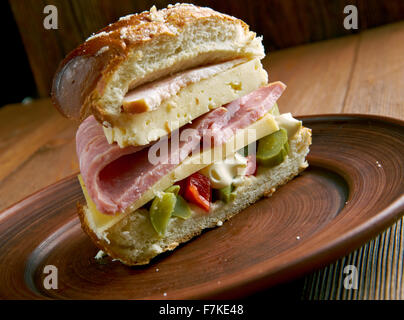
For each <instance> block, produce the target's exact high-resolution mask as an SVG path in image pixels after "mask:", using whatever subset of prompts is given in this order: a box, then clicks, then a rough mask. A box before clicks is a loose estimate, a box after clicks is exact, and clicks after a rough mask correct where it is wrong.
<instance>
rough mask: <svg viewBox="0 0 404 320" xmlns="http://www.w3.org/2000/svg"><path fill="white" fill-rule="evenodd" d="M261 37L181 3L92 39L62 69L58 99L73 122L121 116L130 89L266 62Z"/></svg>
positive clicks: (54, 91)
mask: <svg viewBox="0 0 404 320" xmlns="http://www.w3.org/2000/svg"><path fill="white" fill-rule="evenodd" d="M261 40H262V39H261V38H260V37H257V36H256V34H255V33H254V32H251V31H250V30H249V27H248V25H247V24H245V23H244V22H243V21H241V20H239V19H237V18H234V17H231V16H228V15H225V14H221V13H219V12H216V11H214V10H212V9H210V8H201V7H197V6H194V5H189V4H177V5H174V6H169V7H168V8H166V9H162V10H156V8H155V7H153V8H151V9H150V11H148V12H142V13H140V14H133V15H128V16H126V17H122V18H121V19H119V21H117V22H115V23H112V24H110V25H109V26H107V27H105V28H104V29H102V30H100V31H99V32H98V33H96V34H94V35H93V36H91V37H89V38H88V39H87V40H86V41H85V42H84V43H83V44H81V45H80V46H79V47H78V48H76V49H75V50H73V51H72V52H71V53H70V54H69V55H68V56H67V57H66V58H65V59H64V60H63V61H62V63H61V64H60V66H59V69H58V70H57V72H56V74H55V77H54V80H53V85H52V100H53V102H54V104H55V105H56V107H57V108H58V109H59V110H60V111H61V112H62V113H63V114H64V115H65V116H67V117H69V118H73V119H78V120H83V119H84V118H86V117H87V116H88V115H90V114H94V116H95V117H96V118H97V120H98V121H100V122H103V121H108V122H112V123H113V122H114V119H116V118H117V117H119V115H120V113H121V112H122V111H121V105H122V101H123V98H124V96H125V94H126V93H127V91H128V90H130V89H133V88H135V87H137V86H139V85H141V84H144V83H146V82H150V81H153V80H156V79H160V78H163V77H165V76H168V75H171V74H173V73H176V72H179V71H182V70H186V69H189V68H192V67H196V66H201V65H207V64H212V63H217V62H221V61H227V60H231V59H236V58H249V59H250V58H255V57H258V58H263V57H264V48H263V46H262V42H261Z"/></svg>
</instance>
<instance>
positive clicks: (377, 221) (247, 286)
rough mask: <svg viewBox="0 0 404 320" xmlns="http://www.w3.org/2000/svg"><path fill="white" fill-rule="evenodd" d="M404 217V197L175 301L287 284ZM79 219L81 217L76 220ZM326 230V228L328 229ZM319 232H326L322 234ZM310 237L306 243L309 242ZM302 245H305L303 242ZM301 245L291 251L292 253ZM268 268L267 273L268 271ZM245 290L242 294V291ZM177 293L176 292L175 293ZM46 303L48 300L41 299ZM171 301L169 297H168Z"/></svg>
mask: <svg viewBox="0 0 404 320" xmlns="http://www.w3.org/2000/svg"><path fill="white" fill-rule="evenodd" d="M294 117H295V118H298V119H299V120H303V124H304V125H305V121H306V122H310V121H315V122H322V121H341V120H348V121H349V120H371V121H382V122H384V123H387V124H395V125H398V126H401V127H403V128H404V120H401V119H397V118H393V117H388V116H380V115H374V114H371V115H368V114H360V113H359V114H358V113H329V114H328V113H327V114H314V115H301V116H299V115H297V116H294ZM78 173H79V171H78V172H77V173H73V174H71V175H69V176H67V177H65V178H63V179H60V180H58V181H56V182H54V183H52V184H50V185H48V186H46V187H43V188H41V189H39V190H37V191H36V192H34V193H32V194H30V195H28V196H26V197H24V198H22V199H21V200H19V201H18V202H16V203H14V204H12V205H10V206H8V207H6V208H4V209H3V210H1V211H0V223H2V222H3V220H4V219H7V217H8V216H10V215H12V214H16V213H18V212H19V211H20V209H21V208H24V206H26V205H29V203H30V202H32V201H33V199H35V198H37V197H40V196H41V195H43V194H44V193H46V192H48V191H50V190H52V189H54V188H61V187H62V186H63V185H64V184H66V183H72V181H73V180H74V179H76V178H77V175H78ZM403 214H404V194H402V195H401V196H399V197H398V198H396V199H395V200H394V201H393V202H391V203H390V205H389V206H387V207H385V208H384V209H383V210H381V211H379V212H378V213H377V214H375V215H374V216H372V217H370V218H368V219H366V221H364V222H362V223H360V224H359V225H358V226H356V227H354V228H351V229H349V230H347V231H345V232H344V233H343V234H341V235H339V236H338V237H334V238H333V239H331V240H330V241H328V242H326V243H323V244H322V245H321V246H320V248H316V249H315V250H314V251H309V252H306V253H305V254H304V255H302V256H299V257H298V258H297V259H296V258H294V259H292V261H290V262H288V263H287V264H286V265H284V266H282V267H281V268H280V267H279V266H278V268H277V269H276V270H274V271H272V272H271V268H269V269H268V265H270V264H271V263H272V262H271V261H273V259H282V256H284V255H286V254H290V250H286V251H285V252H281V253H280V254H278V255H276V256H275V257H272V258H271V259H267V260H264V261H261V262H259V263H256V264H253V265H251V266H249V267H247V268H245V269H243V270H241V271H236V272H234V273H232V274H228V275H224V276H223V277H222V278H221V279H220V280H221V286H220V287H216V286H213V287H212V286H209V284H211V283H212V282H215V281H216V279H214V280H210V281H207V282H205V283H203V284H198V285H195V286H191V287H188V288H187V291H186V293H182V294H181V292H182V291H178V293H179V294H177V295H176V299H206V298H210V299H212V298H213V299H217V298H240V297H243V296H246V295H248V294H250V293H253V292H257V291H260V290H262V289H265V288H268V287H269V286H272V285H276V284H279V283H281V282H284V281H285V280H286V279H289V280H292V279H295V278H297V277H299V276H302V275H304V274H306V273H308V272H309V271H314V270H316V269H318V268H319V267H321V266H325V265H327V264H329V263H332V261H335V260H336V259H338V258H340V257H342V256H343V255H346V254H348V253H350V252H352V251H354V250H355V249H357V248H359V247H360V246H361V245H363V244H364V243H365V242H367V241H369V240H370V239H371V238H372V237H374V236H376V235H377V234H379V233H380V232H382V231H383V230H385V229H387V228H388V227H389V226H391V225H392V224H393V223H394V222H395V221H397V220H398V219H399V218H400V217H401V216H402V215H403ZM76 219H78V216H77V217H76ZM325 229H326V228H325ZM319 232H324V230H322V231H321V230H320V231H319ZM310 238H311V237H309V238H308V239H307V240H309V239H310ZM302 244H303V242H302ZM298 247H301V245H299V246H297V247H294V248H291V249H292V251H293V250H296V248H298ZM266 266H267V268H266V270H265V267H266ZM241 288H242V289H243V290H242V291H243V292H242V293H240V292H239V291H240V290H235V289H241ZM173 292H175V290H174V291H173ZM39 298H42V299H46V297H39ZM167 298H169V297H167ZM143 299H161V298H160V297H156V296H155V295H152V296H146V297H144V298H143Z"/></svg>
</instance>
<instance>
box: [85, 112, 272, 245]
mask: <svg viewBox="0 0 404 320" xmlns="http://www.w3.org/2000/svg"><path fill="white" fill-rule="evenodd" d="M277 130H279V126H278V124H277V122H276V121H275V118H274V116H273V115H272V114H270V113H267V114H266V115H265V116H264V117H262V118H261V119H260V120H258V121H257V122H255V123H253V124H252V125H250V126H249V127H247V128H245V129H241V130H238V131H237V132H236V134H235V135H234V136H233V137H232V138H231V139H229V140H228V141H226V143H224V144H223V145H221V146H219V147H215V148H213V149H209V150H205V151H203V152H201V153H197V154H195V155H191V156H189V157H188V158H187V159H185V160H184V161H183V162H182V163H181V164H179V165H178V166H177V167H176V168H175V169H174V170H173V171H171V172H170V173H169V174H167V175H166V176H164V177H163V178H162V179H160V180H159V181H158V182H157V183H156V184H154V185H153V187H152V188H150V189H149V190H148V191H147V192H145V193H144V194H143V196H142V197H141V198H140V199H138V200H137V201H135V202H134V203H133V204H132V205H131V206H130V207H129V208H128V209H127V210H126V211H125V212H124V213H118V214H116V215H112V216H111V215H106V214H103V213H101V212H99V211H98V210H97V208H96V206H95V204H94V202H93V201H92V200H91V198H90V197H89V195H88V193H87V191H86V188H85V185H84V183H83V180H82V179H81V177H80V176H79V180H80V184H81V186H82V188H83V193H84V196H85V198H86V201H87V206H88V209H89V210H86V212H87V216H86V219H87V223H88V224H89V226H90V227H91V228H92V230H93V231H94V232H95V233H96V235H97V236H98V237H99V238H102V237H105V231H107V230H108V229H109V228H110V227H112V226H113V225H115V224H116V223H117V222H119V221H120V220H121V219H122V218H123V217H125V216H126V215H127V214H129V213H130V212H134V211H135V210H136V209H139V208H140V207H142V206H143V205H145V204H146V203H147V202H149V201H150V200H152V199H153V198H154V197H155V195H156V193H157V192H160V191H164V190H165V189H167V188H168V187H170V186H172V185H173V184H174V183H175V182H177V181H180V180H183V179H185V178H186V177H188V176H190V175H191V174H193V173H195V172H197V171H199V170H201V169H203V168H204V167H206V166H208V165H210V164H212V163H213V162H214V161H219V160H223V159H225V158H227V157H228V156H230V155H232V154H234V153H235V152H236V151H237V150H239V149H241V148H243V147H245V146H246V145H248V144H250V143H252V142H254V141H256V140H258V139H261V138H262V137H265V136H267V135H269V134H271V133H273V132H275V131H277Z"/></svg>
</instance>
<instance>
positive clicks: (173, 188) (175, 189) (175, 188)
mask: <svg viewBox="0 0 404 320" xmlns="http://www.w3.org/2000/svg"><path fill="white" fill-rule="evenodd" d="M179 191H180V186H179V185H178V184H174V185H172V186H171V187H169V188H167V189H166V191H165V192H171V193H174V194H175V195H178V192H179Z"/></svg>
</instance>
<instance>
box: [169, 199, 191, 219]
mask: <svg viewBox="0 0 404 320" xmlns="http://www.w3.org/2000/svg"><path fill="white" fill-rule="evenodd" d="M172 215H173V216H174V217H179V218H182V219H188V218H189V217H190V216H191V208H190V207H189V205H188V203H187V202H186V201H185V199H184V198H183V197H181V196H180V195H177V201H176V203H175V207H174V211H173V213H172Z"/></svg>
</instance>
